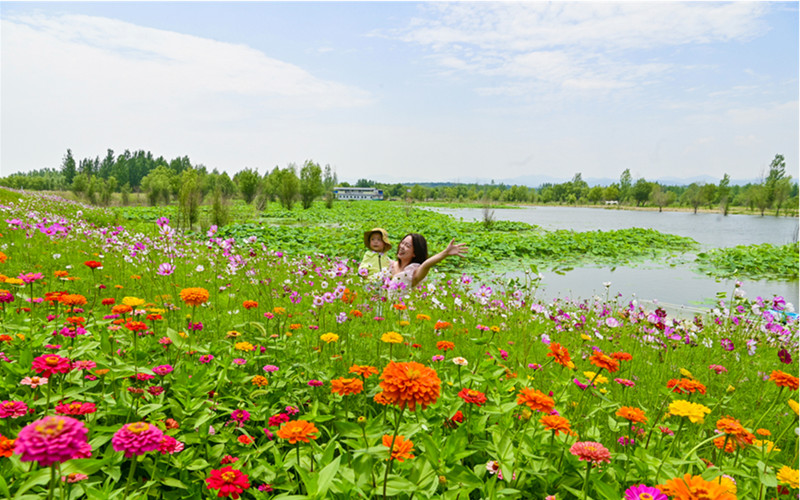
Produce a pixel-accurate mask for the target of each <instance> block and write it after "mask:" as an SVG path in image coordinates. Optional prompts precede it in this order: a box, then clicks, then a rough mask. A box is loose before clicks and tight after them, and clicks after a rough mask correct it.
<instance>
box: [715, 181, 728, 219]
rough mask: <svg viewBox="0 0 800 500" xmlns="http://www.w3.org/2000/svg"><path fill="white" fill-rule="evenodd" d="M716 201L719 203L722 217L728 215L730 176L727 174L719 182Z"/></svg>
mask: <svg viewBox="0 0 800 500" xmlns="http://www.w3.org/2000/svg"><path fill="white" fill-rule="evenodd" d="M717 200H718V201H719V208H720V209H721V210H722V215H728V209H729V208H730V206H731V176H730V175H728V174H725V175H724V176H723V177H722V179H721V180H720V181H719V187H717Z"/></svg>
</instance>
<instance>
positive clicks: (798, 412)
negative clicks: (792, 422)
mask: <svg viewBox="0 0 800 500" xmlns="http://www.w3.org/2000/svg"><path fill="white" fill-rule="evenodd" d="M789 407H790V408H791V409H792V411H794V414H795V415H800V407H798V405H797V401H795V400H793V399H790V400H789Z"/></svg>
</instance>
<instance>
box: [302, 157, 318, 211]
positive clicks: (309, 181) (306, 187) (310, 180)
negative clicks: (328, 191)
mask: <svg viewBox="0 0 800 500" xmlns="http://www.w3.org/2000/svg"><path fill="white" fill-rule="evenodd" d="M323 190H324V186H323V184H322V168H320V166H319V165H317V164H316V163H314V162H313V161H311V160H307V161H306V162H305V164H303V168H302V169H300V201H301V202H302V204H303V209H305V210H307V209H309V208H311V204H312V203H313V202H314V199H315V198H316V197H317V196H319V195H321V194H322V192H323Z"/></svg>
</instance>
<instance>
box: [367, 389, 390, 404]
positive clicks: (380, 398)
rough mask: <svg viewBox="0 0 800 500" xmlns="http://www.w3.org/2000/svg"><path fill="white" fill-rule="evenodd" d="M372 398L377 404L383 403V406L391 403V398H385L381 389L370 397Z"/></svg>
mask: <svg viewBox="0 0 800 500" xmlns="http://www.w3.org/2000/svg"><path fill="white" fill-rule="evenodd" d="M372 400H373V401H375V402H376V403H378V404H379V405H383V406H386V405H390V404H392V400H391V399H389V398H387V397H386V395H384V394H383V391H381V392H379V393H378V394H376V395H375V396H374V397H373V398H372Z"/></svg>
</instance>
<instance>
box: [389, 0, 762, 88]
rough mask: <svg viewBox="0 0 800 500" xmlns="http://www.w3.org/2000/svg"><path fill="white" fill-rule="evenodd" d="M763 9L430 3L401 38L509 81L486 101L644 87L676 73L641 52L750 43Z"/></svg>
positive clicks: (453, 64) (445, 62) (452, 65)
mask: <svg viewBox="0 0 800 500" xmlns="http://www.w3.org/2000/svg"><path fill="white" fill-rule="evenodd" d="M768 8H769V6H768V5H765V4H763V3H742V2H736V3H714V2H711V3H706V2H703V3H700V2H698V3H675V2H617V3H599V2H570V3H561V2H553V3H545V2H528V3H519V2H517V3H497V2H482V3H473V2H469V3H467V2H464V3H434V4H432V5H428V6H427V8H426V9H425V11H424V14H425V15H424V17H418V18H416V19H414V20H413V21H412V22H411V23H409V26H408V28H407V29H406V30H404V31H401V32H396V33H395V34H394V35H395V36H398V37H399V38H400V39H402V40H404V41H406V42H411V43H416V44H420V45H422V46H423V47H425V48H427V49H428V50H429V51H430V52H432V54H433V57H436V58H438V60H439V63H440V65H441V66H443V67H445V68H447V69H448V70H449V71H452V70H453V69H461V70H462V72H463V73H464V74H475V75H483V76H493V77H504V78H507V79H511V80H513V82H511V83H509V82H505V83H504V84H502V85H497V86H491V87H481V88H480V89H479V92H480V93H482V94H500V93H508V94H510V95H519V94H521V93H523V92H524V90H521V89H524V88H526V87H527V88H529V90H530V89H531V88H532V87H535V86H540V85H542V84H545V85H546V86H547V88H548V89H551V90H552V88H556V89H557V88H567V89H575V90H578V91H587V90H596V91H600V92H606V91H609V90H613V89H623V88H630V87H633V86H635V85H637V84H646V83H648V82H650V81H652V79H653V78H654V76H655V75H659V74H663V73H664V72H666V71H668V70H670V69H671V68H672V65H670V64H666V63H663V62H661V61H658V60H653V61H640V60H636V59H635V58H636V57H637V56H636V55H637V54H638V55H639V56H638V57H641V54H642V51H643V50H647V49H660V48H664V47H672V46H679V45H685V44H690V43H691V44H697V43H707V42H718V41H730V40H746V39H750V38H753V37H755V36H758V35H760V34H762V33H764V32H765V31H766V29H767V26H766V24H765V23H764V22H763V21H762V20H761V18H762V16H763V15H764V14H765V13H766V11H767V9H768Z"/></svg>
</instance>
